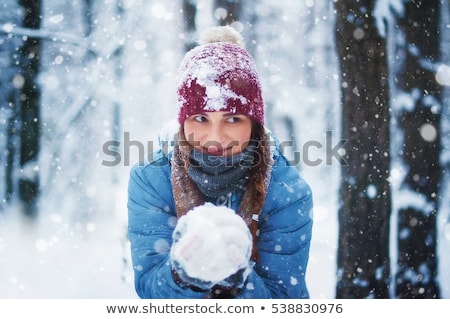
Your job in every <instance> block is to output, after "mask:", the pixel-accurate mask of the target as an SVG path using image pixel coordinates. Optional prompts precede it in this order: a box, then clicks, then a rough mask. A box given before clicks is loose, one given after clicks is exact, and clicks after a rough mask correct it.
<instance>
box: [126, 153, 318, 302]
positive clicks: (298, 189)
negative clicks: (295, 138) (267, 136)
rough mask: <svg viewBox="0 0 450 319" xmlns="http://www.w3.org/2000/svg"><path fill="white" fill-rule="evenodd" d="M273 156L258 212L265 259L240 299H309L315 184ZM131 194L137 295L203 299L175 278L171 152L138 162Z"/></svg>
mask: <svg viewBox="0 0 450 319" xmlns="http://www.w3.org/2000/svg"><path fill="white" fill-rule="evenodd" d="M273 159H274V163H273V167H272V170H271V178H270V184H269V188H268V191H267V196H266V200H265V204H264V208H263V210H262V212H261V215H260V217H259V237H258V249H259V258H260V259H259V261H258V262H257V263H256V264H255V265H254V267H253V270H252V272H251V274H250V275H249V277H248V280H247V283H246V285H245V287H244V289H243V290H242V292H241V293H240V294H239V295H237V296H236V297H235V298H253V299H261V298H295V299H299V298H309V293H308V289H307V286H306V282H305V275H306V269H307V263H308V256H309V248H310V242H311V231H312V205H313V203H312V193H311V189H310V187H309V186H308V184H307V183H306V182H305V181H304V179H303V178H302V177H301V176H300V174H299V172H298V170H297V169H296V168H295V167H294V166H292V165H290V164H289V163H288V161H287V159H286V158H285V157H284V156H283V155H282V154H281V152H280V151H279V149H278V148H275V150H274V151H273ZM128 196H129V197H128V235H129V240H130V244H131V256H132V262H133V270H134V278H135V289H136V292H137V294H138V296H139V297H141V298H152V299H157V298H162V299H179V298H204V297H205V295H206V294H205V293H204V292H196V291H193V290H191V289H189V288H183V287H181V286H179V285H178V284H177V283H175V281H174V280H173V278H172V272H171V264H170V260H169V252H170V246H171V243H172V232H173V230H174V228H175V225H176V223H177V217H176V216H177V215H176V211H175V202H174V196H173V190H172V184H171V166H170V154H169V155H167V154H165V153H164V152H163V151H162V150H159V151H157V152H155V153H154V154H153V158H152V160H151V161H150V162H148V163H146V164H136V165H135V166H133V168H132V169H131V172H130V180H129V185H128ZM241 198H242V193H236V194H233V195H232V196H231V203H229V206H230V207H231V208H233V209H234V210H235V211H237V210H238V208H239V204H240V200H241ZM205 231H208V230H206V229H205Z"/></svg>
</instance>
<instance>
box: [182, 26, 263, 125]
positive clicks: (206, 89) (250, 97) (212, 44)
mask: <svg viewBox="0 0 450 319" xmlns="http://www.w3.org/2000/svg"><path fill="white" fill-rule="evenodd" d="M199 43H200V45H199V46H197V47H195V48H193V49H192V50H190V51H189V52H187V53H186V55H185V57H184V59H183V61H182V62H181V64H180V68H179V71H178V82H177V92H178V122H179V123H180V124H183V123H184V121H185V120H186V119H187V118H188V117H190V116H192V115H194V114H201V113H204V112H214V111H227V112H231V113H234V114H240V115H246V116H248V117H249V118H250V119H251V120H253V121H254V122H256V123H259V124H261V125H264V101H263V98H262V94H261V84H260V81H259V76H258V72H257V69H256V65H255V61H254V59H253V57H252V56H251V55H250V54H249V53H248V52H247V51H246V50H245V49H244V41H243V40H242V37H241V35H240V34H239V33H238V32H237V31H236V30H234V29H233V28H232V27H229V26H224V27H212V28H209V29H207V30H206V31H205V32H204V33H203V34H202V35H201V37H200V41H199Z"/></svg>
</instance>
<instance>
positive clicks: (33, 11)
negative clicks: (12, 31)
mask: <svg viewBox="0 0 450 319" xmlns="http://www.w3.org/2000/svg"><path fill="white" fill-rule="evenodd" d="M19 3H20V5H22V6H23V12H24V16H23V23H22V25H23V27H24V28H28V29H39V28H40V23H41V2H40V1H39V0H21V1H19ZM40 52H41V41H40V40H39V39H38V38H32V37H26V38H25V39H24V43H23V45H22V47H21V48H20V49H19V54H20V58H21V64H20V74H21V76H22V78H23V85H22V87H21V94H20V101H19V104H18V105H16V107H18V108H19V112H18V116H19V123H20V124H21V130H20V150H19V154H20V155H19V165H20V170H21V174H20V177H19V181H18V183H19V187H18V192H19V199H20V200H21V202H22V204H23V207H24V212H25V214H27V215H30V216H33V215H35V214H36V213H37V210H36V209H37V208H36V201H37V198H38V194H39V170H38V163H37V160H38V154H39V139H40V116H39V104H40V91H39V87H38V84H37V80H36V79H37V76H38V73H39V64H40V63H39V62H40Z"/></svg>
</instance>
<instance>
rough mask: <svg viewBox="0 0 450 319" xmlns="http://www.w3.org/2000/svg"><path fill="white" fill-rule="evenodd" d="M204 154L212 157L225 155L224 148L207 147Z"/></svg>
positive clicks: (225, 150)
mask: <svg viewBox="0 0 450 319" xmlns="http://www.w3.org/2000/svg"><path fill="white" fill-rule="evenodd" d="M206 153H208V154H209V155H213V156H224V155H225V154H226V153H227V149H226V148H217V147H209V148H207V149H206Z"/></svg>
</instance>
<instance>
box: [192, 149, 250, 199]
mask: <svg viewBox="0 0 450 319" xmlns="http://www.w3.org/2000/svg"><path fill="white" fill-rule="evenodd" d="M255 151H256V143H250V144H249V145H248V146H247V148H246V149H245V150H244V151H242V152H241V153H238V154H235V155H233V156H213V155H209V154H206V153H203V152H201V151H199V150H195V149H193V150H192V151H191V153H190V154H189V163H190V165H189V169H188V175H189V177H190V178H191V179H192V180H193V181H194V182H195V184H196V185H197V187H198V188H199V190H200V191H201V192H202V193H203V194H204V195H205V196H207V197H210V198H219V197H221V196H226V195H228V194H229V193H231V192H233V191H235V190H238V189H243V188H244V187H245V184H246V183H247V181H248V179H249V175H250V170H251V168H252V166H253V162H254V160H255Z"/></svg>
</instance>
